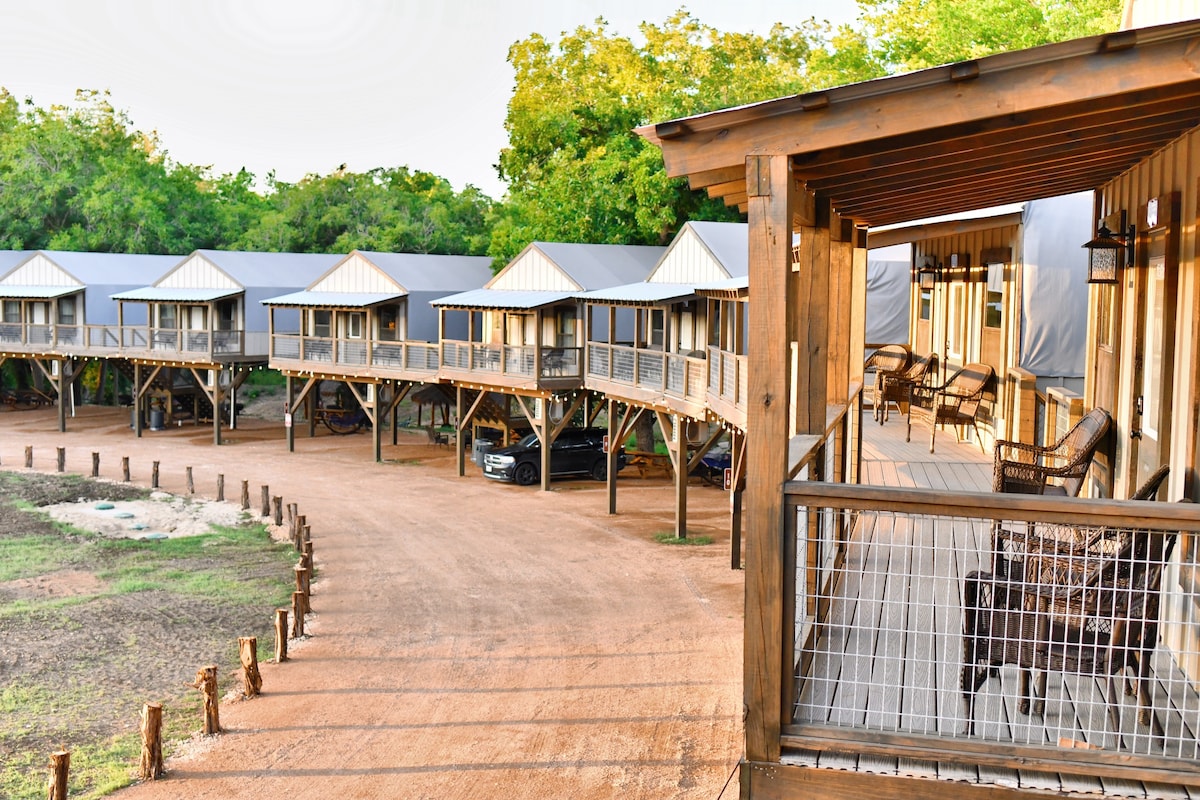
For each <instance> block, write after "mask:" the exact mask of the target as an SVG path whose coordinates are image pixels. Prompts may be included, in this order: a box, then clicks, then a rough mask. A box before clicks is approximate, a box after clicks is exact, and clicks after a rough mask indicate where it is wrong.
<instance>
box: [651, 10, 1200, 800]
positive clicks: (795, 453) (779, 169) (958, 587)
mask: <svg viewBox="0 0 1200 800" xmlns="http://www.w3.org/2000/svg"><path fill="white" fill-rule="evenodd" d="M1198 51H1200V22H1197V21H1185V22H1179V23H1175V24H1169V25H1162V26H1157V27H1152V28H1144V29H1136V30H1123V31H1120V32H1116V33H1112V34H1107V35H1102V36H1094V37H1088V38H1083V39H1078V40H1074V41H1069V42H1062V43H1058V44H1053V45H1047V46H1043V47H1038V48H1033V49H1030V50H1026V51H1021V52H1014V53H1003V54H998V55H994V56H989V57H986V58H979V59H976V60H972V61H968V62H963V63H959V64H950V65H946V66H942V67H936V68H932V69H927V70H922V71H919V72H914V73H909V74H905V75H898V76H894V77H889V78H882V79H879V80H874V81H870V82H868V83H864V84H852V85H847V86H840V87H835V88H831V89H827V90H822V91H817V92H813V93H810V94H807V95H802V96H798V97H787V98H781V99H778V100H772V101H767V102H763V103H757V104H754V105H750V106H745V107H741V108H735V109H728V110H724V111H717V112H713V113H710V114H703V115H698V116H695V117H689V118H686V119H679V120H672V121H667V122H662V123H658V124H654V125H649V126H646V127H644V128H641V129H640V132H641V133H642V135H644V136H646V137H647V138H648V139H649V140H650V141H652V142H654V143H655V144H657V145H658V146H659V147H660V148H661V149H662V151H663V156H664V161H665V163H666V169H667V172H668V174H669V175H671V176H687V177H688V179H689V182H690V183H691V185H692V186H693V187H694V188H704V189H706V190H707V191H708V192H709V194H710V195H712V196H714V197H719V198H721V199H722V200H723V201H724V202H726V203H727V204H729V205H733V206H737V207H739V208H741V209H742V210H743V211H744V212H745V213H746V214H747V215H748V224H749V247H748V251H749V289H750V292H751V294H752V296H753V297H754V304H755V306H754V313H753V315H752V317H751V319H750V320H749V326H748V347H747V372H748V381H747V383H748V391H747V406H746V411H747V420H746V425H747V428H746V437H747V453H748V458H747V467H746V495H747V497H746V509H747V511H746V514H745V524H746V610H745V628H746V630H745V638H744V645H745V646H744V659H745V667H744V696H745V702H746V717H745V750H744V754H743V760H742V763H741V770H740V781H741V796H742V797H744V798H791V797H795V798H801V797H813V796H822V797H863V796H870V797H876V798H880V800H886V798H908V797H931V798H952V797H953V798H964V799H967V798H999V797H1014V798H1015V797H1020V796H1024V795H1041V796H1046V795H1051V796H1078V795H1080V794H1082V793H1088V794H1090V795H1100V796H1104V795H1117V794H1120V795H1122V796H1132V795H1136V796H1146V797H1190V796H1195V794H1196V793H1198V792H1200V768H1198V767H1197V763H1200V644H1198V642H1197V639H1198V638H1200V636H1198V634H1200V582H1197V581H1196V574H1197V559H1198V558H1200V555H1198V552H1197V547H1196V545H1195V543H1196V542H1197V541H1200V539H1198V537H1197V533H1200V513H1197V511H1196V509H1195V507H1194V505H1191V504H1188V503H1181V502H1177V501H1193V502H1194V501H1195V500H1196V499H1198V496H1200V485H1198V477H1197V475H1198V473H1197V471H1196V460H1197V454H1198V451H1200V436H1198V435H1197V427H1198V425H1197V419H1196V414H1195V409H1196V407H1197V406H1198V405H1200V366H1198V365H1200V340H1198V339H1197V337H1196V336H1195V335H1193V333H1194V331H1195V330H1197V326H1198V324H1200V265H1198V264H1197V248H1198V244H1200V243H1198V239H1197V220H1198V216H1200V115H1198V114H1197V111H1196V109H1197V108H1200V68H1198V67H1197V60H1196V53H1197V52H1198ZM931 109H936V112H935V113H930V110H931ZM1080 191H1090V192H1091V193H1092V196H1093V211H1092V214H1091V218H1092V225H1091V226H1090V227H1091V228H1092V230H1091V231H1090V232H1089V234H1088V238H1087V239H1084V240H1080V241H1077V242H1075V246H1085V245H1086V247H1087V249H1088V251H1089V253H1090V256H1089V280H1091V281H1093V282H1094V284H1093V285H1092V286H1091V287H1090V290H1089V303H1088V330H1087V340H1086V344H1085V346H1084V354H1085V363H1086V367H1085V386H1084V392H1083V407H1084V409H1085V410H1091V409H1101V410H1103V411H1105V412H1107V413H1108V414H1109V415H1111V420H1112V422H1111V427H1110V428H1109V431H1110V432H1109V434H1108V436H1107V438H1102V439H1100V440H1099V444H1098V449H1097V451H1096V454H1095V460H1094V461H1093V462H1092V465H1091V469H1090V470H1089V471H1088V473H1087V474H1086V477H1085V479H1084V480H1083V488H1082V492H1081V497H1079V498H1071V497H1065V498H1062V497H1058V498H1056V497H1052V496H1013V495H1005V496H1001V495H999V494H995V493H991V492H980V491H978V490H970V489H965V488H962V487H963V486H964V484H963V483H956V484H951V485H950V486H949V488H946V489H941V490H936V491H931V490H920V489H894V488H886V487H876V486H865V485H862V483H861V479H862V477H863V475H862V472H861V469H860V466H861V460H860V459H861V446H862V445H861V442H862V438H861V432H862V429H861V425H862V422H861V420H862V414H861V385H862V384H861V381H862V375H861V370H862V358H861V355H862V352H863V344H864V343H865V342H864V341H863V339H864V337H865V334H864V330H863V309H864V305H865V304H864V302H863V299H862V298H861V297H860V296H859V294H858V293H857V290H856V287H857V286H858V285H859V282H860V281H861V280H862V279H863V274H864V273H865V266H866V244H867V237H866V231H867V230H868V229H877V228H880V227H883V226H888V225H902V224H906V223H911V222H912V221H914V220H920V219H927V218H930V217H938V216H942V215H948V214H960V213H964V212H968V211H971V210H973V209H976V208H988V207H995V206H1000V205H1004V204H1008V203H1017V202H1028V201H1030V200H1034V199H1038V198H1045V197H1058V196H1062V195H1067V194H1072V193H1075V192H1080ZM1100 223H1104V227H1103V228H1102V229H1101V228H1100ZM795 233H798V234H799V240H800V241H799V247H798V252H797V254H796V255H795V256H793V252H792V247H791V243H792V237H793V234H795ZM1063 236H1064V238H1065V237H1067V236H1071V237H1078V236H1079V234H1078V233H1076V232H1074V229H1073V228H1072V231H1071V232H1069V233H1068V232H1066V229H1065V228H1064V233H1063ZM938 255H939V256H941V257H942V258H945V254H944V253H939V254H938ZM974 258H975V255H974V254H973V255H972V259H973V261H974ZM793 352H795V353H798V355H799V357H798V358H794V357H793V355H792V354H793ZM1026 444H1032V443H1031V442H1026ZM985 458H986V456H985ZM1013 463H1014V464H1019V463H1025V464H1029V463H1030V462H1028V461H1026V462H1020V461H1014V462H1013ZM1085 463H1086V462H1085ZM904 466H905V465H904V464H897V465H895V470H893V471H894V472H896V471H899V470H900V469H901V468H903V467H904ZM1162 466H1166V467H1167V468H1168V469H1169V472H1168V473H1167V478H1166V482H1165V483H1164V484H1163V485H1162V486H1160V487H1158V488H1153V487H1152V488H1151V489H1149V490H1147V492H1146V493H1144V494H1142V495H1141V496H1143V497H1145V498H1146V499H1145V500H1140V501H1138V500H1130V499H1125V498H1131V497H1132V496H1133V495H1135V491H1134V490H1135V489H1142V488H1143V487H1144V486H1146V485H1147V481H1148V479H1150V478H1154V477H1156V476H1160V475H1161V474H1162V473H1161V472H1160V470H1159V468H1160V467H1162ZM1052 485H1056V484H1052ZM1064 488H1066V487H1064ZM1108 498H1119V499H1108ZM1147 500H1149V501H1150V502H1147ZM1154 500H1158V502H1153V501H1154ZM1123 543H1124V544H1123ZM1083 620H1087V621H1088V622H1089V624H1088V626H1086V627H1084V626H1081V625H1080V622H1081V621H1083ZM1031 675H1032V677H1034V678H1036V681H1031V680H1030V679H1029V678H1030V677H1031ZM1035 684H1036V685H1035ZM1118 687H1122V688H1125V689H1126V691H1127V692H1132V695H1127V694H1126V693H1125V692H1121V691H1120V690H1119V689H1118Z"/></svg>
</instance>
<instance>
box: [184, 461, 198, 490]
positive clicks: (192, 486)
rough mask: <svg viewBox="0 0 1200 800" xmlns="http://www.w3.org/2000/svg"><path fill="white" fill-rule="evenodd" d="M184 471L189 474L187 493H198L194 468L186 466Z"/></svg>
mask: <svg viewBox="0 0 1200 800" xmlns="http://www.w3.org/2000/svg"><path fill="white" fill-rule="evenodd" d="M184 472H185V474H186V475H187V493H188V494H195V493H196V483H195V481H193V480H192V468H191V467H184Z"/></svg>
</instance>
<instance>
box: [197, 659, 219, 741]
mask: <svg viewBox="0 0 1200 800" xmlns="http://www.w3.org/2000/svg"><path fill="white" fill-rule="evenodd" d="M192 687H193V688H195V689H199V690H200V693H201V694H203V695H204V730H203V733H204V734H205V735H208V734H214V733H220V732H221V718H220V708H219V700H220V698H219V697H218V695H217V665H216V664H210V665H209V666H207V667H201V668H200V669H198V670H196V680H195V681H194V682H193V683H192Z"/></svg>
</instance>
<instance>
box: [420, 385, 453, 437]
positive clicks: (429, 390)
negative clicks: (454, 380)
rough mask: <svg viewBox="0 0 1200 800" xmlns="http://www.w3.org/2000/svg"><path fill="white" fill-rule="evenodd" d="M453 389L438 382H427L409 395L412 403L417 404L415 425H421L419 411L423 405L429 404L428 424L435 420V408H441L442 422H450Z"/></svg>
mask: <svg viewBox="0 0 1200 800" xmlns="http://www.w3.org/2000/svg"><path fill="white" fill-rule="evenodd" d="M453 391H454V390H453V389H452V388H450V387H448V386H443V385H442V384H440V383H427V384H425V385H424V386H422V387H421V388H420V389H417V390H416V391H415V392H413V393H412V394H410V395H409V399H411V400H412V401H413V402H414V403H416V404H417V427H418V428H420V427H424V426H422V425H421V412H422V411H423V410H424V408H425V406H431V408H430V411H429V424H430V425H433V424H435V422H436V415H437V410H438V409H439V408H440V409H441V410H442V424H443V425H449V424H450V407H451V406H453V405H454V404H455V399H454V395H453V394H452V392H453Z"/></svg>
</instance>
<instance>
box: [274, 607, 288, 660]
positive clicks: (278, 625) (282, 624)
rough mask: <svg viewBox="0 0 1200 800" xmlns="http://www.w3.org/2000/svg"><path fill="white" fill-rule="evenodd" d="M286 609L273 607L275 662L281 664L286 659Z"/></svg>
mask: <svg viewBox="0 0 1200 800" xmlns="http://www.w3.org/2000/svg"><path fill="white" fill-rule="evenodd" d="M287 623H288V610H287V609H286V608H277V609H275V663H276V664H282V663H283V662H284V661H287V660H288V654H287V640H288V636H287V634H288V630H287V627H288V624H287Z"/></svg>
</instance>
